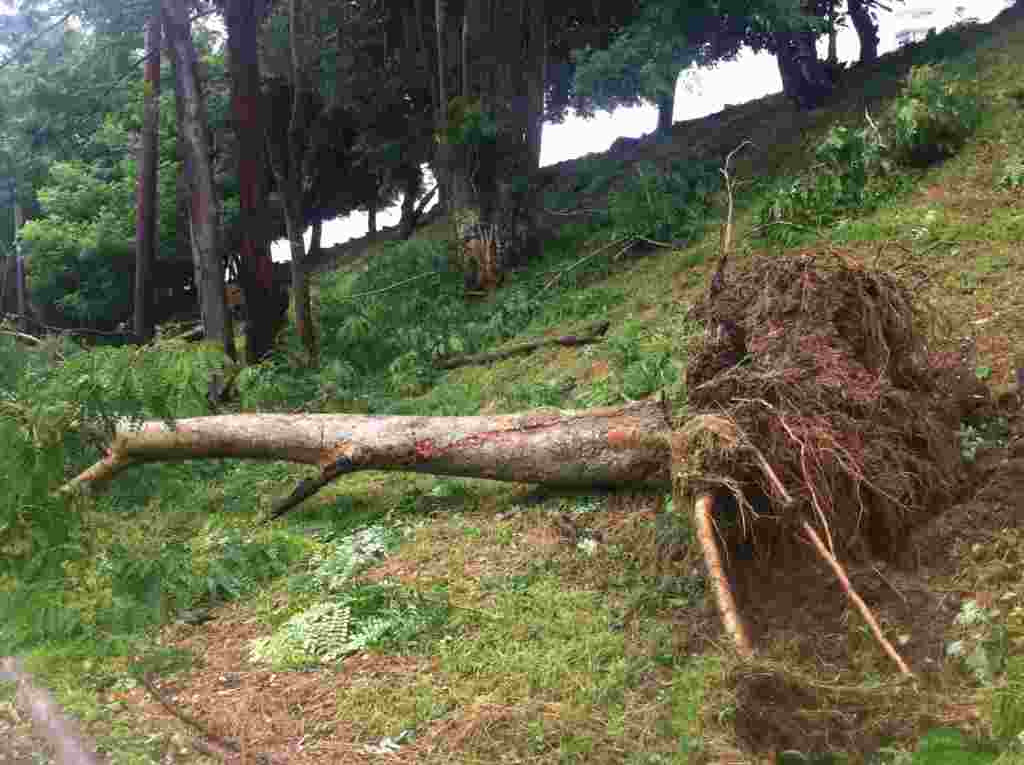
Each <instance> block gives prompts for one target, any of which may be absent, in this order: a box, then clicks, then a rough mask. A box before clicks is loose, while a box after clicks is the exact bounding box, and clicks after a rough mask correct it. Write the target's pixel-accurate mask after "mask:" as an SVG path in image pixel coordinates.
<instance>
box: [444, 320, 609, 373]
mask: <svg viewBox="0 0 1024 765" xmlns="http://www.w3.org/2000/svg"><path fill="white" fill-rule="evenodd" d="M609 324H610V322H607V321H600V322H598V323H596V324H591V325H589V326H587V327H584V328H583V329H582V330H581V331H580V332H579V333H578V334H574V335H562V336H561V337H548V338H544V339H543V340H533V341H530V342H527V343H519V344H517V345H511V346H509V347H507V348H503V349H501V350H498V351H491V352H489V353H474V354H470V355H468V356H449V357H448V358H445V359H439V360H438V361H436V362H435V363H434V366H436V367H437V368H438V369H455V368H457V367H465V366H471V365H474V364H490V363H491V362H494V361H501V360H502V359H507V358H509V357H511V356H518V355H519V354H522V353H530V352H531V351H535V350H537V349H538V348H543V347H544V346H547V345H564V346H567V347H570V346H574V345H587V344H588V343H596V342H598V341H599V340H600V339H601V337H602V336H603V335H604V333H605V332H607V331H608V326H609Z"/></svg>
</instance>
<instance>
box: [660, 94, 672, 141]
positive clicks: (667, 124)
mask: <svg viewBox="0 0 1024 765" xmlns="http://www.w3.org/2000/svg"><path fill="white" fill-rule="evenodd" d="M675 110H676V94H675V91H673V92H672V95H668V94H666V95H663V96H661V97H660V98H659V99H658V127H657V131H658V134H659V135H666V134H667V133H668V132H669V131H670V130H672V123H673V122H674V121H675Z"/></svg>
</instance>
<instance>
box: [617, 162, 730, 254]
mask: <svg viewBox="0 0 1024 765" xmlns="http://www.w3.org/2000/svg"><path fill="white" fill-rule="evenodd" d="M719 188H721V177H720V176H719V174H718V171H717V169H716V167H715V166H714V164H713V163H711V162H686V163H683V162H675V163H673V164H672V166H671V167H670V168H669V169H668V170H662V169H660V168H658V167H657V166H656V165H654V164H653V163H641V164H640V165H638V166H637V168H636V173H635V174H634V175H633V176H632V177H631V178H630V179H629V181H628V182H627V183H626V186H625V188H624V189H623V190H622V191H617V192H614V193H612V194H611V196H610V198H609V203H608V204H609V207H608V210H609V213H610V215H611V220H612V226H613V227H614V228H615V230H616V233H617V234H618V235H620V236H642V237H648V238H651V239H658V240H661V241H674V240H679V239H682V240H689V239H692V238H694V237H695V236H696V235H697V234H699V233H700V232H701V230H702V229H703V226H704V223H705V221H706V219H707V217H708V213H709V211H710V209H711V203H712V195H713V194H714V193H715V192H716V191H718V190H719Z"/></svg>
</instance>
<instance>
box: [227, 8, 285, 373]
mask: <svg viewBox="0 0 1024 765" xmlns="http://www.w3.org/2000/svg"><path fill="white" fill-rule="evenodd" d="M264 10H265V2H264V0H228V3H227V13H226V21H227V31H228V54H229V55H228V61H229V66H230V72H231V113H232V117H233V119H234V129H235V135H236V136H237V151H238V185H239V201H240V206H241V217H242V241H241V243H240V247H239V255H240V257H239V269H240V271H241V274H240V281H241V284H242V291H243V293H244V294H245V304H246V307H247V308H248V313H249V321H248V323H247V324H246V330H245V334H246V345H245V357H246V362H247V363H249V364H255V363H256V362H258V361H260V360H261V359H262V358H264V357H265V356H266V355H267V354H268V353H269V352H270V351H271V350H272V349H273V345H274V337H275V336H276V334H277V331H278V329H279V328H280V326H281V324H282V323H283V321H284V319H285V316H286V312H287V310H288V304H287V300H286V297H285V295H284V294H283V292H282V290H280V289H279V288H278V287H277V285H275V284H274V264H273V261H272V259H271V257H270V244H269V242H268V241H267V233H266V232H267V229H266V224H265V221H266V218H267V207H266V189H265V188H264V183H263V178H264V166H265V160H264V155H263V152H264V140H263V135H264V132H265V125H264V122H265V120H264V114H263V108H264V105H263V94H262V92H261V84H260V66H259V56H258V53H257V50H258V47H257V46H258V37H259V29H260V19H261V18H262V15H263V12H264Z"/></svg>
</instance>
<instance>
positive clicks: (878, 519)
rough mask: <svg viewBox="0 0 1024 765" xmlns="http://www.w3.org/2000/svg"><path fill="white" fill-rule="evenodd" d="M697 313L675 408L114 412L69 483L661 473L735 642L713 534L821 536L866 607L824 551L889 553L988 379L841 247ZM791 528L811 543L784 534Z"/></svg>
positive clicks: (736, 287)
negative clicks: (154, 477) (298, 470)
mask: <svg viewBox="0 0 1024 765" xmlns="http://www.w3.org/2000/svg"><path fill="white" fill-rule="evenodd" d="M716 283H717V284H718V285H719V287H721V282H720V280H719V279H715V280H713V282H712V284H713V285H715V284H716ZM693 313H694V315H695V316H696V317H698V318H700V319H702V320H703V321H704V322H705V323H706V332H705V334H704V338H703V341H702V342H701V343H700V345H699V347H697V348H680V355H686V356H687V357H688V359H689V364H688V373H687V388H688V402H687V412H686V414H685V415H684V416H678V417H676V418H673V416H672V413H670V412H668V411H666V408H665V407H664V406H663V405H662V404H661V403H659V402H657V401H654V400H647V401H642V402H636V403H633V404H629V405H626V406H622V407H617V408H610V409H594V410H587V411H579V412H560V411H557V410H539V411H535V412H528V413H522V414H511V415H499V416H492V417H437V418H430V417H388V416H354V415H338V416H335V415H274V414H251V415H235V416H221V417H203V418H196V419H190V420H181V421H178V422H177V423H175V424H173V426H172V425H169V424H167V423H164V422H146V423H143V424H141V426H139V425H138V424H137V423H136V424H132V423H127V422H126V423H124V424H123V425H122V426H120V427H119V428H118V429H117V431H116V433H115V435H114V437H113V440H112V441H111V442H110V445H109V449H108V451H107V454H106V456H105V457H104V458H103V459H102V460H101V461H100V462H98V463H96V464H95V465H94V466H92V467H91V468H89V469H88V470H86V471H85V472H83V473H82V474H81V475H79V476H78V477H76V478H75V479H73V480H72V481H71V482H70V483H69V484H67V487H66V488H67V489H69V490H70V489H72V488H73V487H86V486H90V485H98V484H100V483H102V482H103V481H106V480H109V479H111V478H113V477H114V476H115V475H116V474H117V473H118V472H119V471H121V470H123V469H125V468H128V467H130V466H133V465H139V464H142V463H146V462H153V461H161V460H184V459H198V458H224V457H234V458H250V459H266V460H269V459H277V460H290V461H294V462H299V463H306V464H313V465H317V466H318V467H319V468H320V470H321V475H320V477H319V478H318V479H315V480H312V481H309V482H305V483H304V484H303V485H300V487H299V488H298V489H296V491H295V493H294V494H293V495H292V497H291V498H289V500H286V501H285V502H284V503H282V504H281V505H279V507H280V508H284V509H286V508H287V507H290V506H292V505H294V504H297V503H298V502H299V501H301V500H302V499H304V498H305V497H308V496H309V495H310V494H312V493H313V492H314V491H316V490H317V489H318V488H320V487H321V486H323V485H324V484H326V483H327V482H328V481H331V480H334V479H335V478H338V477H339V476H341V475H344V474H346V473H350V472H354V471H357V470H364V469H375V470H396V471H414V472H421V473H433V474H439V475H452V476H462V477H476V478H490V479H497V480H504V481H519V482H533V483H539V484H542V485H548V486H575V487H580V486H606V487H607V486H612V487H614V486H620V485H641V486H654V487H658V486H662V487H668V486H669V485H671V486H672V487H673V490H674V495H675V499H676V502H675V506H676V507H684V506H685V507H693V508H694V512H693V514H694V519H695V522H696V523H695V525H696V526H697V530H698V538H699V539H700V541H701V546H702V549H703V553H704V558H705V561H706V563H707V567H708V572H709V578H710V580H711V583H712V587H713V590H714V591H715V593H716V597H717V600H718V604H719V608H720V611H721V616H722V621H723V623H724V624H725V626H726V629H727V630H728V631H729V632H730V633H731V634H732V636H733V638H734V640H735V642H736V645H737V648H738V649H739V651H740V652H741V653H743V654H749V653H750V652H751V650H752V643H751V640H750V638H749V636H748V634H747V632H746V630H745V628H744V624H743V620H742V619H741V618H740V614H739V608H738V606H737V604H736V602H735V600H734V599H733V597H732V592H731V587H730V584H729V573H730V572H729V565H731V564H729V565H725V564H723V562H722V561H723V557H724V558H725V559H726V560H729V559H730V558H734V557H735V556H722V555H721V554H720V547H722V546H725V547H727V548H728V547H729V546H732V545H738V544H740V543H744V544H749V543H751V542H756V547H757V549H758V550H759V551H760V558H759V561H760V562H759V564H758V565H761V563H763V562H765V561H779V562H781V561H785V562H786V564H787V565H788V564H789V563H791V562H792V556H793V555H794V554H797V555H799V550H800V549H803V550H807V549H811V550H816V551H817V552H816V553H815V554H817V555H819V556H820V557H821V558H822V559H823V560H825V561H826V563H828V565H829V567H830V568H831V569H832V570H833V571H834V572H835V573H836V575H837V576H838V577H839V579H840V581H841V582H843V586H844V589H846V591H847V593H848V594H849V595H850V598H851V600H853V601H854V603H855V604H857V607H858V608H859V609H860V610H861V612H862V613H863V614H864V616H865V618H866V619H867V620H868V622H869V624H870V623H871V622H872V621H873V620H872V617H871V614H870V612H869V611H868V610H867V607H866V606H864V604H863V602H859V601H858V598H857V596H856V593H855V592H854V591H853V590H852V588H851V587H850V586H849V582H848V580H846V579H845V574H844V573H843V569H842V566H841V564H839V562H838V559H839V558H840V557H845V558H848V559H856V560H865V559H873V558H882V559H890V560H892V559H893V558H894V557H895V556H897V555H898V554H899V553H900V552H901V549H900V548H901V544H902V542H903V540H905V539H906V538H907V537H908V534H907V532H908V531H909V530H910V529H911V528H912V527H913V526H915V525H917V524H920V523H922V522H924V521H926V520H927V519H929V518H931V517H933V516H934V515H935V514H937V513H938V512H940V511H941V510H942V509H943V508H945V507H948V506H949V505H950V504H951V502H952V501H953V499H954V498H955V496H956V495H957V493H958V491H959V490H960V489H961V488H962V486H963V485H964V482H965V480H966V478H965V470H964V466H963V464H962V458H961V455H960V451H959V449H958V446H957V436H956V432H957V429H958V427H959V425H960V422H961V421H962V420H963V419H965V418H969V417H971V416H973V415H977V414H978V411H979V408H980V407H984V406H986V405H987V402H988V400H989V399H988V397H987V389H985V388H984V386H981V385H980V383H978V381H977V380H976V378H975V376H974V375H973V374H968V373H967V372H966V370H964V369H962V368H961V367H960V366H959V362H957V361H956V360H955V354H954V355H953V356H949V355H947V356H942V355H941V354H938V353H937V352H934V351H930V346H929V344H928V343H927V342H926V333H925V331H924V330H923V329H922V328H923V327H924V326H925V324H924V319H925V315H924V314H923V312H922V311H921V310H920V309H919V308H918V307H916V306H915V305H914V304H913V302H912V301H911V299H910V295H909V293H908V291H907V290H906V289H905V288H904V287H902V286H901V285H900V283H899V282H898V281H897V280H896V279H895V278H894V277H892V276H890V275H888V274H884V273H878V272H874V271H871V270H868V269H865V268H863V267H862V266H860V265H859V264H857V263H854V262H850V261H847V260H844V259H841V258H832V257H830V256H824V255H823V256H819V257H817V258H811V257H795V258H771V259H767V258H766V259H755V260H752V261H749V262H747V263H746V264H745V265H744V266H743V268H742V269H741V270H740V272H739V273H738V274H737V275H736V278H735V281H734V282H733V283H732V285H730V286H727V287H725V288H719V289H713V290H712V291H711V292H710V293H709V296H708V298H707V299H706V300H704V301H703V302H702V303H701V304H699V305H697V306H696V307H695V308H694V309H693ZM712 515H713V516H714V518H713V522H712ZM716 532H717V533H716ZM716 538H717V539H716ZM795 538H800V539H801V540H803V541H805V542H809V543H811V545H813V546H809V545H808V544H803V545H796V546H794V545H792V544H789V543H791V542H792V541H793V540H794V539H795ZM787 544H788V546H785V545H787ZM794 550H796V552H794ZM872 629H873V630H874V631H875V634H876V636H877V637H878V638H879V642H880V643H882V644H883V646H884V647H886V650H887V652H889V653H890V655H891V656H893V657H894V660H896V661H897V663H898V664H899V665H900V668H901V670H902V671H904V672H908V671H909V670H908V669H907V667H906V666H905V665H904V664H903V663H902V660H901V659H900V658H899V656H898V655H897V654H895V651H893V650H891V646H888V644H887V643H886V642H885V640H884V637H882V635H881V632H880V630H878V627H877V624H872Z"/></svg>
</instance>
